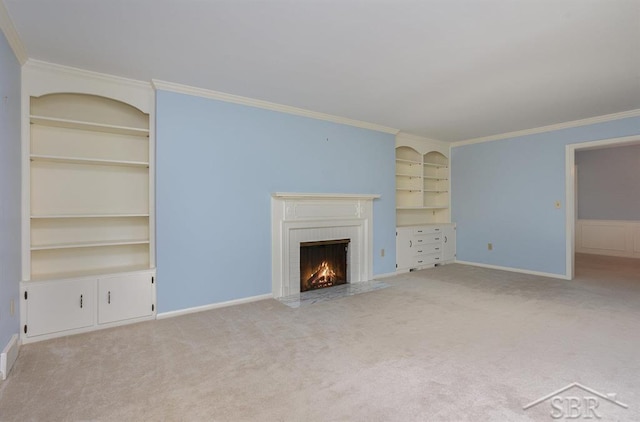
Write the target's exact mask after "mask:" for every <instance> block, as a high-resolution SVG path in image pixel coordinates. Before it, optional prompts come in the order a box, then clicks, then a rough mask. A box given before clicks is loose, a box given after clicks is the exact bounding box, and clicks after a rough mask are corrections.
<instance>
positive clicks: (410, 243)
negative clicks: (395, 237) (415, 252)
mask: <svg viewBox="0 0 640 422" xmlns="http://www.w3.org/2000/svg"><path fill="white" fill-rule="evenodd" d="M409 247H410V248H411V247H413V240H410V241H409Z"/></svg>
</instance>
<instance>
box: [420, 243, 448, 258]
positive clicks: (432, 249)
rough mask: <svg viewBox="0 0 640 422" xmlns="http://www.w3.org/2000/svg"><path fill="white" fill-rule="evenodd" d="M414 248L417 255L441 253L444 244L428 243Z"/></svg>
mask: <svg viewBox="0 0 640 422" xmlns="http://www.w3.org/2000/svg"><path fill="white" fill-rule="evenodd" d="M414 250H415V256H422V255H430V254H433V253H440V251H441V250H442V246H441V245H440V243H428V244H426V245H420V246H416V247H415V248H414Z"/></svg>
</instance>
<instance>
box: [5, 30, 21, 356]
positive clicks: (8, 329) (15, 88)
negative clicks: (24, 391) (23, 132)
mask: <svg viewBox="0 0 640 422" xmlns="http://www.w3.org/2000/svg"><path fill="white" fill-rule="evenodd" d="M20 178H21V175H20V63H18V61H17V60H16V57H15V56H14V55H13V51H12V50H11V47H9V44H8V43H7V40H6V38H5V37H4V34H2V32H0V350H2V349H3V348H4V346H5V345H6V344H7V343H8V342H9V339H11V336H12V335H13V334H17V333H18V330H19V325H20V323H19V312H18V306H19V304H20V301H19V300H18V296H19V293H20V290H19V284H18V282H19V281H20V189H21V187H20ZM11 299H13V300H14V301H15V305H16V312H15V314H14V315H13V316H11V315H10V313H9V303H10V301H11Z"/></svg>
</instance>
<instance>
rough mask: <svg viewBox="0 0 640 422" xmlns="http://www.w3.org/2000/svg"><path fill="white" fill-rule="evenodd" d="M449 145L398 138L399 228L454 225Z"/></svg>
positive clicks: (403, 136) (397, 199)
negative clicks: (422, 225)
mask: <svg viewBox="0 0 640 422" xmlns="http://www.w3.org/2000/svg"><path fill="white" fill-rule="evenodd" d="M448 157H449V146H448V145H446V144H444V143H443V142H437V141H429V140H421V139H417V137H411V136H407V135H403V134H399V135H398V136H397V137H396V225H397V226H409V225H418V224H433V223H448V222H450V211H449V207H450V201H449V198H450V194H449V191H450V183H449V158H448Z"/></svg>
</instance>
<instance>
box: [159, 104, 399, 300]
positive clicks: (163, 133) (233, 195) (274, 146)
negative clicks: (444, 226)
mask: <svg viewBox="0 0 640 422" xmlns="http://www.w3.org/2000/svg"><path fill="white" fill-rule="evenodd" d="M156 101H157V104H156V113H157V114H156V122H157V123H156V127H157V129H156V139H157V157H156V164H157V169H156V174H157V182H156V186H157V188H156V193H157V196H156V213H157V228H156V231H157V274H158V309H159V311H160V312H168V311H173V310H179V309H184V308H189V307H194V306H200V305H206V304H210V303H217V302H223V301H227V300H233V299H238V298H244V297H250V296H255V295H261V294H266V293H270V292H271V196H270V195H271V193H272V192H318V193H369V194H380V195H382V197H381V199H378V200H375V201H374V223H373V226H374V239H373V243H374V251H376V253H374V262H373V271H374V274H383V273H390V272H393V271H395V194H394V189H395V178H394V168H395V159H394V136H393V135H390V134H386V133H380V132H375V131H371V130H365V129H359V128H355V127H351V126H346V125H340V124H335V123H331V122H325V121H320V120H314V119H310V118H306V117H300V116H294V115H289V114H284V113H278V112H274V111H269V110H263V109H259V108H253V107H247V106H243V105H237V104H231V103H225V102H221V101H216V100H211V99H205V98H199V97H193V96H188V95H183V94H177V93H172V92H166V91H158V93H157V97H156ZM382 248H384V249H385V252H386V253H385V257H384V258H383V257H380V249H382Z"/></svg>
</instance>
